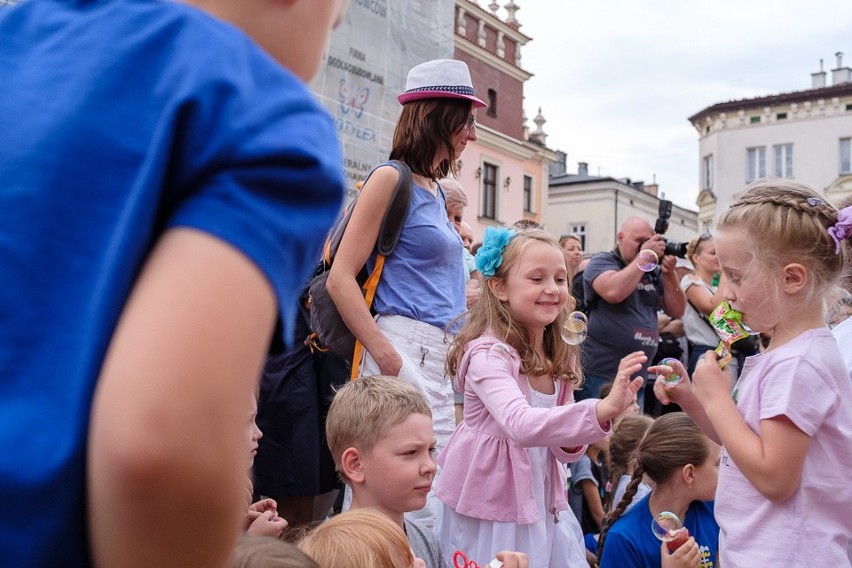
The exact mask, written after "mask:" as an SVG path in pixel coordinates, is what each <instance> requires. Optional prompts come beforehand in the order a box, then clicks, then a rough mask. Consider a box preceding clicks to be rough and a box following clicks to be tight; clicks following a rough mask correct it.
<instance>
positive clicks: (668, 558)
mask: <svg viewBox="0 0 852 568" xmlns="http://www.w3.org/2000/svg"><path fill="white" fill-rule="evenodd" d="M700 565H701V551H700V550H699V549H698V543H697V542H695V539H694V538H693V537H689V540H687V541H686V542H685V543H683V544H682V545H680V547H678V549H677V550H675V551H674V552H669V549H668V547H667V546H666V543H665V542H663V543H661V546H660V566H661V568H698V567H699V566H700Z"/></svg>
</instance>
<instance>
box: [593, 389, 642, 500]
mask: <svg viewBox="0 0 852 568" xmlns="http://www.w3.org/2000/svg"><path fill="white" fill-rule="evenodd" d="M601 398H603V393H601ZM653 423H654V419H653V418H651V417H650V416H647V415H645V414H628V415H626V416H624V417H622V418H621V419H620V420H619V421H618V423H617V424H616V425H615V427H614V428H613V431H612V438H611V439H610V441H609V451H608V452H607V453H606V463H607V468H606V469H607V471H608V472H609V478H610V479H611V480H612V481H613V482H614V483H616V484H618V480H619V479H621V476H622V475H627V473H628V472H629V471H630V464H631V461H633V460H634V454H635V453H636V447H637V446H638V445H639V442H640V441H641V440H642V437H643V436H644V435H645V432H647V431H648V428H650V427H651V424H653ZM612 496H613V492H612V491H608V492H607V494H606V503H605V504H604V511H609V510H610V509H611V508H612V505H613V502H612Z"/></svg>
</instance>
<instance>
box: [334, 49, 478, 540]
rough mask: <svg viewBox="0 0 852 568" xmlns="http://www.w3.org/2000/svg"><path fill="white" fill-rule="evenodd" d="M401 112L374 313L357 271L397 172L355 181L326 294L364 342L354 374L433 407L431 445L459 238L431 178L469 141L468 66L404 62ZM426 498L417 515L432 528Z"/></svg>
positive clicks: (472, 117) (440, 437)
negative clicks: (394, 226) (388, 233)
mask: <svg viewBox="0 0 852 568" xmlns="http://www.w3.org/2000/svg"><path fill="white" fill-rule="evenodd" d="M398 100H399V102H400V103H401V104H402V113H401V114H400V117H399V120H398V122H397V125H396V129H395V131H394V135H393V145H392V148H391V152H390V159H391V160H399V161H401V162H403V163H405V164H407V165H408V167H409V168H411V172H412V178H413V188H412V190H413V191H412V197H411V204H410V206H409V209H408V214H407V217H406V220H405V223H404V225H403V229H402V232H401V235H400V239H399V242H398V244H397V247H396V249H395V251H394V252H393V254H391V255H390V256H388V257H387V258H386V259H385V262H384V269H383V272H382V276H381V279H380V281H379V284H378V288H377V290H376V294H375V298H374V301H373V308H374V310H375V313H376V316H375V317H373V316H372V315H371V314H370V312H369V311H368V310H367V308H366V306H365V304H364V298H363V295H362V292H361V290H360V288H359V285H358V283H357V282H356V279H355V278H356V275H357V274H358V272H359V271H360V270H361V268H362V267H363V266H364V264H365V263H366V264H367V267H368V269H369V270H372V268H373V266H374V263H375V257H376V253H375V248H376V247H375V245H376V240H377V238H378V234H379V225H380V220H381V219H382V218H383V216H384V214H385V212H386V211H387V209H388V206H389V204H390V201H391V197H392V195H393V192H394V188H395V187H396V185H397V181H398V180H399V175H400V174H399V171H398V170H397V169H396V168H394V167H392V166H390V165H381V166H379V167H377V168H376V169H375V170H374V171H373V172H372V174H371V175H370V176H369V178H368V179H367V181H366V182H365V183H364V186H363V187H362V188H361V195H360V197H359V198H358V202H357V204H356V206H355V209H354V211H353V213H352V217H351V220H350V222H349V225H348V227H347V230H346V233H345V235H344V236H343V239H342V241H341V244H340V248H339V249H338V251H337V254H336V256H335V261H334V264H333V266H332V268H331V272H330V273H329V276H328V282H327V287H328V292H329V294H330V295H331V297H332V298H333V300H334V303H335V304H336V305H337V307H338V309H339V311H340V314H341V316H342V317H343V319H344V321H345V322H346V325H347V326H348V327H349V329H351V330H352V332H353V334H354V335H355V337H356V338H357V339H358V340H359V341H360V342H361V343H362V344H363V346H364V355H363V359H362V361H361V368H360V374H361V376H365V375H372V374H383V375H392V376H398V377H400V378H401V379H403V380H405V381H407V382H409V383H411V384H413V385H414V386H416V387H418V388H419V389H420V390H421V391H422V392H423V394H424V395H425V397H426V399H427V401H428V402H429V406H430V407H431V409H432V418H433V422H434V430H435V437H436V439H437V448H436V449H437V451H440V450H441V448H443V446H444V445H445V444H446V441H447V439H448V438H449V436H450V434H451V433H452V431H453V429H454V427H455V416H454V406H453V389H452V385H451V382H450V379H449V378H448V377H447V376H446V374H445V372H444V362H445V361H446V355H447V349H448V347H449V344H450V343H451V341H452V337H451V336H448V335H447V334H448V333H450V331H451V330H448V326H449V324H450V323H451V322H452V321H453V320H455V319H456V318H457V317H458V316H459V315H461V314H462V313H463V312H464V311H465V278H464V270H465V268H464V264H463V260H462V248H463V245H462V241H461V238H460V237H459V235H458V233H457V232H456V230H455V229H454V228H453V225H452V224H451V223H450V221H449V220H448V218H447V210H446V201H445V197H444V194H443V191H442V190H441V189H440V187H439V186H438V183H437V181H436V180H439V179H441V178H443V177H446V176H447V175H448V174H454V173H455V168H456V163H457V160H458V158H459V156H460V155H461V153H462V151H463V150H464V148H465V146H466V145H467V143H468V142H469V141H471V140H476V110H477V109H479V108H483V107H485V106H486V105H485V103H484V102H482V101H481V100H480V99H479V98H477V97H476V96H475V95H474V90H473V85H472V82H471V78H470V71H469V70H468V67H467V65H466V64H465V63H464V62H462V61H456V60H452V59H440V60H434V61H427V62H426V63H421V64H420V65H417V66H416V67H414V68H412V69H411V70H410V71H409V73H408V77H407V80H406V84H405V92H404V93H402V94H400V95H399V96H398ZM434 509H435V501H434V497H433V496H432V494H431V493H430V495H429V501H428V503H427V506H426V508H425V509H424V511H423V513H422V514H421V515H420V516H419V518H420V519H421V520H423V521H424V522H425V523H426V524H427V525H429V526H431V524H432V522H433V519H434Z"/></svg>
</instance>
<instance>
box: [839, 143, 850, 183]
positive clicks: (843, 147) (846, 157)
mask: <svg viewBox="0 0 852 568" xmlns="http://www.w3.org/2000/svg"><path fill="white" fill-rule="evenodd" d="M850 146H852V138H841V139H840V173H841V174H852V161H850V158H852V156H850V150H852V148H850Z"/></svg>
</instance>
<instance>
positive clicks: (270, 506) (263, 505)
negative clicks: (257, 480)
mask: <svg viewBox="0 0 852 568" xmlns="http://www.w3.org/2000/svg"><path fill="white" fill-rule="evenodd" d="M248 510H249V511H255V512H258V513H263V512H264V511H272V512H273V513H274V512H277V511H278V503H276V502H275V499H269V498H266V499H261V500H260V501H258V502H256V503H252V504H251V505H249V508H248Z"/></svg>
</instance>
